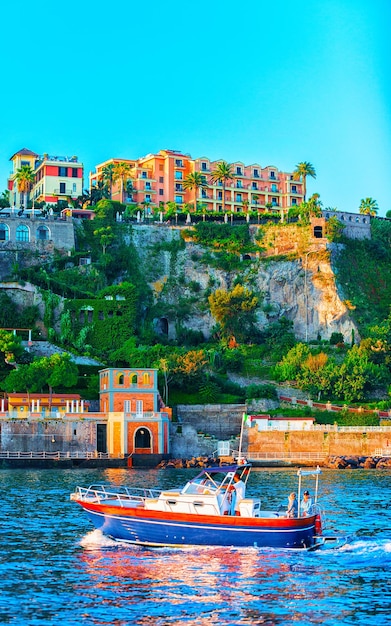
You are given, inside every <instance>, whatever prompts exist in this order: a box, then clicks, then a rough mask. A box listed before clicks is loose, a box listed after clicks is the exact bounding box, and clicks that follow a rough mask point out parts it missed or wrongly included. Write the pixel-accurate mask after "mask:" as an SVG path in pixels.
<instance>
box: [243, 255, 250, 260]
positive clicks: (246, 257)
mask: <svg viewBox="0 0 391 626" xmlns="http://www.w3.org/2000/svg"><path fill="white" fill-rule="evenodd" d="M243 261H251V256H250V255H249V254H243Z"/></svg>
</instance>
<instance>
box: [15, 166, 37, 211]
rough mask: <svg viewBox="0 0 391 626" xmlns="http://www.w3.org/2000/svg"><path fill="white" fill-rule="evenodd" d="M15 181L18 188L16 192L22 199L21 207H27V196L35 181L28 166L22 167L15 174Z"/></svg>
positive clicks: (32, 172)
mask: <svg viewBox="0 0 391 626" xmlns="http://www.w3.org/2000/svg"><path fill="white" fill-rule="evenodd" d="M15 180H16V184H17V186H18V191H19V192H20V193H22V194H23V197H24V200H23V206H24V207H27V201H28V194H29V193H30V191H31V189H32V187H33V185H34V181H35V174H34V171H33V170H32V169H31V167H30V165H22V166H21V167H20V168H19V169H18V170H17V172H16V175H15Z"/></svg>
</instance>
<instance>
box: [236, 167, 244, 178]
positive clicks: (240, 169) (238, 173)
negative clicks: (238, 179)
mask: <svg viewBox="0 0 391 626" xmlns="http://www.w3.org/2000/svg"><path fill="white" fill-rule="evenodd" d="M242 174H243V172H242V168H241V167H240V166H239V165H238V166H237V167H236V175H237V176H242Z"/></svg>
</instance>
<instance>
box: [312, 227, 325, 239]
mask: <svg viewBox="0 0 391 626" xmlns="http://www.w3.org/2000/svg"><path fill="white" fill-rule="evenodd" d="M314 237H315V238H316V239H322V237H323V229H322V227H321V226H314Z"/></svg>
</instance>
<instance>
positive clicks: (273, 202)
mask: <svg viewBox="0 0 391 626" xmlns="http://www.w3.org/2000/svg"><path fill="white" fill-rule="evenodd" d="M272 205H273V206H277V205H278V202H277V198H272Z"/></svg>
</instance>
